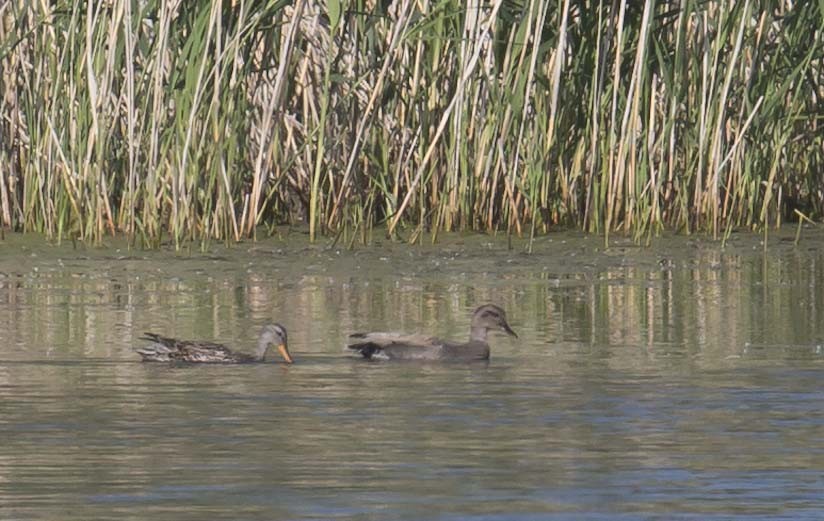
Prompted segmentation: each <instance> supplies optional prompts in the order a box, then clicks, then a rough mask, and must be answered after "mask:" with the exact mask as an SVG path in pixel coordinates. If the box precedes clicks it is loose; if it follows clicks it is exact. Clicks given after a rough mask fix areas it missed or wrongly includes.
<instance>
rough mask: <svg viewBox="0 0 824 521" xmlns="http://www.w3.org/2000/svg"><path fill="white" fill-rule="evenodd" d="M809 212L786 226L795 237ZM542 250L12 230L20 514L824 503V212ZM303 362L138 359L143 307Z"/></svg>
mask: <svg viewBox="0 0 824 521" xmlns="http://www.w3.org/2000/svg"><path fill="white" fill-rule="evenodd" d="M785 235H786V236H785ZM785 235H782V234H777V235H775V234H773V235H771V236H770V244H769V246H768V248H767V249H766V252H764V249H763V247H762V244H761V243H760V238H759V237H753V236H750V235H741V236H738V235H734V236H733V237H732V238H731V240H730V241H729V243H728V244H727V245H726V247H725V248H722V247H721V245H720V244H719V243H716V242H711V241H709V240H706V239H703V238H693V237H683V236H681V237H662V238H658V239H654V240H653V242H652V246H651V247H649V248H642V247H638V246H635V245H633V243H632V242H630V241H626V240H618V241H615V242H613V244H612V245H611V247H610V248H609V249H606V250H604V249H603V247H602V246H603V240H602V239H599V238H590V237H585V236H582V235H577V234H569V233H559V234H553V235H550V236H547V237H544V238H541V239H539V240H538V241H537V242H536V244H535V250H534V253H533V254H531V255H527V254H524V253H522V251H523V244H521V243H520V242H518V241H515V243H514V248H513V249H512V250H509V249H507V241H506V239H505V238H501V237H498V238H494V237H488V236H483V235H471V236H452V237H447V238H445V239H443V240H442V242H441V243H439V244H437V245H435V246H432V245H424V246H409V245H404V244H400V245H399V244H393V243H391V242H389V241H377V242H376V243H375V244H373V245H371V246H369V247H356V248H355V249H354V250H352V251H349V250H346V249H345V248H329V247H326V245H318V246H310V245H309V244H308V243H307V242H306V239H305V236H304V235H303V234H299V233H295V232H292V233H291V234H289V235H288V236H286V234H285V233H284V234H283V236H281V237H279V238H272V239H266V240H262V241H259V242H256V243H251V242H250V243H244V244H240V245H235V246H233V247H231V248H225V247H222V246H217V245H215V246H211V247H210V248H209V249H208V251H206V252H204V253H201V252H182V253H175V252H174V251H171V250H168V249H167V250H161V251H156V252H152V251H140V250H138V251H135V250H128V249H126V248H125V247H124V245H123V244H120V243H118V242H116V241H115V242H110V243H108V244H107V245H105V247H104V248H91V247H89V248H83V247H77V248H74V247H72V245H71V244H64V245H60V246H57V245H47V244H46V243H45V241H44V240H43V239H42V238H39V237H32V236H26V237H20V236H16V235H11V236H7V237H6V238H5V240H4V241H2V242H0V440H2V443H0V518H1V519H8V520H28V519H44V520H46V519H47V520H55V519H60V520H63V521H66V520H90V519H117V520H120V521H123V520H139V519H140V520H142V519H149V518H153V519H163V520H204V519H209V520H444V521H446V520H484V521H491V520H500V521H511V520H515V521H523V520H554V519H573V520H578V519H580V520H592V519H594V520H598V519H604V520H606V519H609V520H616V519H617V520H628V519H667V520H671V519H695V520H699V519H700V520H704V519H741V520H744V519H746V520H752V519H771V520H773V519H794V520H798V519H821V518H822V516H824V494H822V490H824V407H822V404H824V385H822V383H824V378H822V374H824V248H822V246H824V233H821V232H817V231H814V230H808V231H806V232H805V234H804V236H803V237H802V241H801V243H800V245H799V246H794V245H793V243H792V241H791V240H789V239H790V238H791V235H792V232H791V231H789V230H788V231H787V232H786V234H785ZM486 302H493V303H496V304H498V305H500V306H502V307H503V308H505V309H506V311H507V314H508V318H509V323H510V325H511V326H512V327H513V329H514V330H515V331H516V332H517V333H518V334H519V337H520V338H519V339H513V338H510V337H507V336H505V335H499V334H493V337H492V339H491V345H492V358H491V360H490V361H489V362H488V363H468V364H455V363H451V364H433V363H429V364H426V363H386V362H368V361H363V360H359V359H357V358H354V357H351V356H349V355H347V354H346V353H344V343H345V341H346V337H347V335H348V334H349V333H352V332H355V331H362V330H399V331H410V332H414V331H425V332H429V333H432V334H436V335H439V336H444V337H448V338H454V339H462V338H465V337H466V336H467V334H468V322H469V317H470V315H471V312H472V310H473V309H474V308H475V307H476V306H478V305H480V304H482V303H486ZM272 321H279V322H281V323H282V324H283V325H285V326H286V328H287V329H288V330H289V334H290V350H291V352H292V354H293V356H294V357H295V360H296V363H295V364H294V365H291V366H286V365H284V364H282V363H280V361H279V360H277V359H276V358H277V357H272V359H271V361H269V362H267V363H263V364H253V365H235V366H220V365H188V366H187V365H177V366H174V365H167V364H147V363H141V362H139V356H138V355H137V354H135V353H134V351H133V348H134V347H137V346H140V345H142V342H141V341H140V340H139V337H140V336H141V334H142V333H143V332H144V331H155V332H159V333H162V334H166V335H173V336H178V337H181V338H195V339H204V340H216V341H221V342H226V343H228V344H230V345H232V346H237V347H239V348H243V347H246V346H249V347H251V346H252V345H253V344H254V342H255V339H256V336H257V333H258V331H259V329H260V327H261V326H263V325H264V324H266V323H269V322H272Z"/></svg>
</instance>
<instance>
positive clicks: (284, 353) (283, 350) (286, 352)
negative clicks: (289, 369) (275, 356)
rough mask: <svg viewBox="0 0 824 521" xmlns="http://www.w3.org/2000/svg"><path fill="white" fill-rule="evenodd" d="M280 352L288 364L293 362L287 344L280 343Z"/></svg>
mask: <svg viewBox="0 0 824 521" xmlns="http://www.w3.org/2000/svg"><path fill="white" fill-rule="evenodd" d="M278 353H280V356H282V357H283V359H284V360H286V363H287V364H291V363H292V355H290V354H289V350H288V349H287V348H286V344H280V345H278Z"/></svg>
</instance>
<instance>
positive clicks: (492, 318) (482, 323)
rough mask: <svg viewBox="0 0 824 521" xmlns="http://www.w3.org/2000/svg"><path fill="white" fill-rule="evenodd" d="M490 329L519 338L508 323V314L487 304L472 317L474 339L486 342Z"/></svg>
mask: <svg viewBox="0 0 824 521" xmlns="http://www.w3.org/2000/svg"><path fill="white" fill-rule="evenodd" d="M490 329H500V330H501V331H503V332H504V333H506V334H507V335H510V336H514V337H515V338H518V335H517V334H515V331H512V328H511V327H509V324H507V322H506V312H505V311H504V310H503V309H501V308H500V307H498V306H496V305H494V304H485V305H483V306H481V307H479V308H478V309H476V310H475V313H474V314H473V315H472V338H476V339H478V340H486V333H487V332H488V331H489V330H490Z"/></svg>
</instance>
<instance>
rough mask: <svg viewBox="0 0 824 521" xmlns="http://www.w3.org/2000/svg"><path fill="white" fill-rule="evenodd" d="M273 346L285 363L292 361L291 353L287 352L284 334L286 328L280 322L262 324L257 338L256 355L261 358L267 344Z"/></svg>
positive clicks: (267, 346)
mask: <svg viewBox="0 0 824 521" xmlns="http://www.w3.org/2000/svg"><path fill="white" fill-rule="evenodd" d="M270 345H272V346H275V347H276V348H277V350H278V352H279V353H280V356H282V357H283V359H284V360H285V361H286V363H287V364H291V363H292V355H290V354H289V347H288V345H289V344H288V342H287V336H286V328H285V327H283V326H281V325H280V324H269V325H266V326H263V329H262V330H261V332H260V338H259V339H258V351H257V352H258V356H259V357H260V358H261V359H263V356H264V355H265V354H266V350H267V349H268V348H269V346H270Z"/></svg>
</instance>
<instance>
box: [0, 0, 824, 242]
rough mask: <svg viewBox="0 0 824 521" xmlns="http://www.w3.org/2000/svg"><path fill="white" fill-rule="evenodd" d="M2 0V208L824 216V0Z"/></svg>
mask: <svg viewBox="0 0 824 521" xmlns="http://www.w3.org/2000/svg"><path fill="white" fill-rule="evenodd" d="M759 4H760V3H758V2H754V1H750V0H744V1H733V0H728V1H720V0H719V1H708V2H699V1H692V0H681V1H679V2H675V1H658V2H654V1H652V0H646V1H644V2H627V1H625V0H623V1H622V0H615V1H611V2H604V1H578V2H572V1H570V0H564V1H549V0H534V1H530V2H526V1H518V0H516V1H509V2H503V0H489V1H488V2H484V3H479V2H476V1H474V0H473V1H471V2H456V1H453V0H443V1H434V2H433V1H430V0H423V1H419V2H412V1H411V0H395V1H389V2H378V3H375V2H363V1H351V2H342V1H341V0H326V1H324V2H318V1H316V0H295V1H293V2H286V1H278V2H272V1H264V2H249V1H246V0H231V1H229V0H226V1H222V2H217V1H213V2H206V1H200V2H181V1H179V0H161V1H156V0H137V1H134V0H106V1H101V2H98V1H91V0H90V1H87V2H65V1H57V2H29V1H27V0H9V1H7V2H3V3H2V4H0V67H1V70H0V99H2V105H0V225H2V227H4V228H7V229H11V230H14V231H20V232H38V233H43V234H45V235H46V236H47V237H49V238H53V239H56V240H58V241H59V240H61V239H63V238H71V239H73V240H74V239H79V240H84V241H90V242H99V241H100V240H102V238H103V237H105V236H107V235H121V236H125V237H128V238H129V240H130V242H131V243H132V244H140V245H143V246H148V247H152V246H157V245H159V244H161V242H165V241H172V242H173V243H174V244H175V245H176V246H178V247H179V246H180V245H181V244H182V243H186V242H191V241H202V242H208V241H212V240H222V241H226V242H232V241H239V240H242V239H243V238H245V237H250V236H254V234H255V233H257V230H259V229H265V230H269V231H271V230H274V229H275V227H276V226H277V225H278V224H283V223H298V222H305V223H307V224H308V227H309V233H310V237H311V239H312V240H313V241H314V240H316V238H317V237H319V236H321V235H323V236H329V237H333V238H335V240H337V239H339V238H341V237H343V238H344V239H345V240H348V241H354V240H356V239H357V238H358V237H360V238H363V239H364V240H365V238H366V237H367V235H368V232H369V231H370V230H372V229H373V228H374V227H378V228H384V227H385V229H386V233H387V234H388V235H390V236H393V237H398V238H402V239H404V240H408V241H410V242H414V241H419V240H422V239H423V237H424V235H425V234H430V235H431V239H432V240H435V239H436V238H437V235H438V234H439V233H441V232H448V231H458V230H478V231H486V232H504V233H507V234H509V235H512V234H515V235H518V236H522V237H529V238H532V237H535V236H536V235H539V234H542V233H546V232H547V231H549V230H551V229H557V228H575V229H580V230H583V231H586V232H589V233H599V234H603V235H604V236H605V240H607V241H608V240H609V234H610V233H620V234H622V235H629V236H632V237H634V238H635V239H636V240H642V239H644V238H645V237H646V238H649V237H650V236H652V235H655V234H657V233H659V232H660V231H662V230H664V229H671V230H676V231H684V232H693V231H705V232H707V233H711V234H712V235H713V236H714V237H726V236H728V234H729V233H730V232H731V231H732V230H735V229H750V230H758V229H763V230H766V229H767V228H769V227H770V226H778V225H780V224H782V222H786V221H788V220H798V221H799V222H801V221H804V220H814V221H819V220H821V218H822V216H824V175H822V173H824V131H823V130H822V126H823V125H824V101H822V98H824V29H822V27H823V25H822V23H824V12H822V11H821V9H822V5H824V4H822V3H821V2H786V1H780V2H772V3H768V4H769V8H768V9H762V8H761V7H760V5H759Z"/></svg>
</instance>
